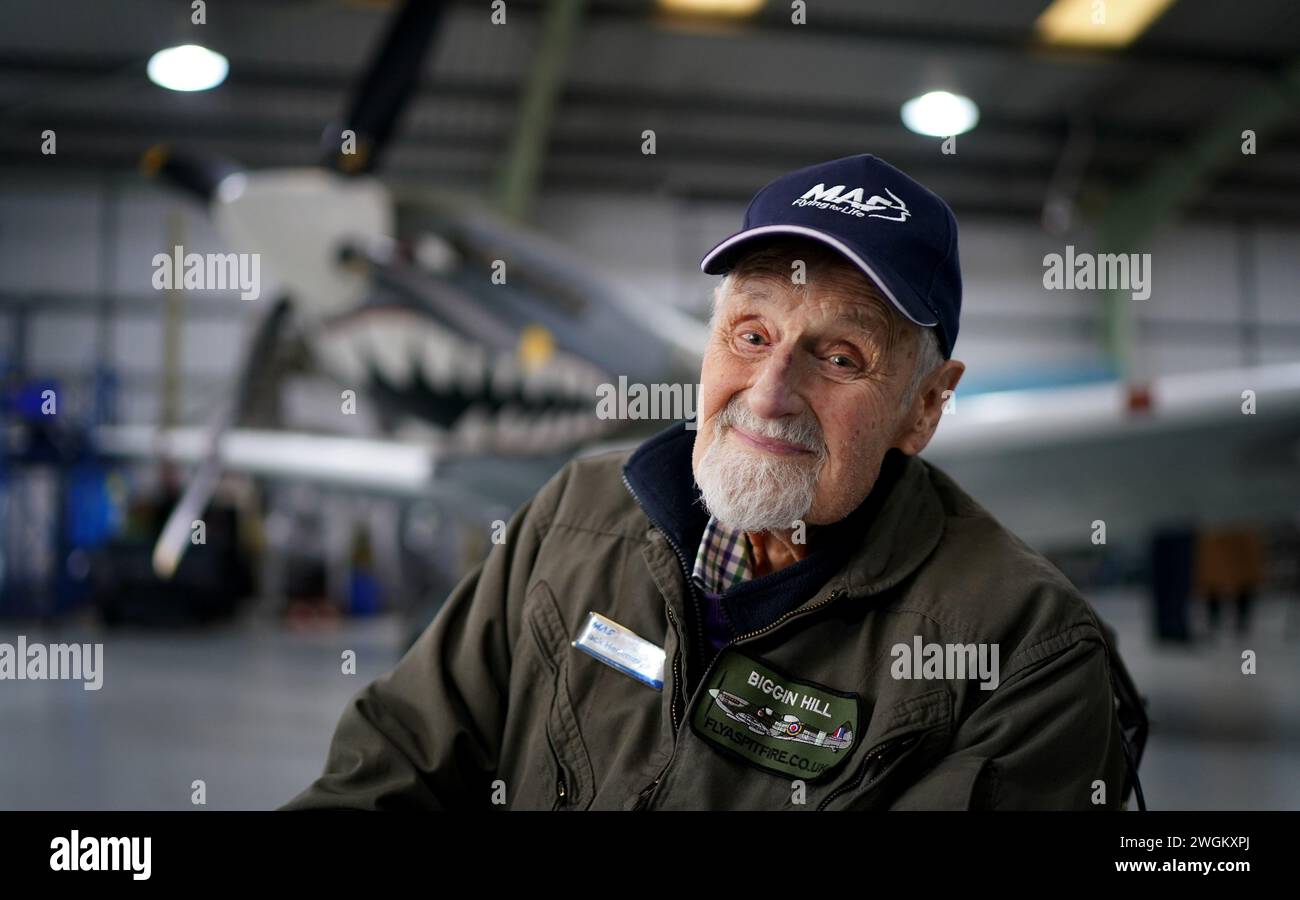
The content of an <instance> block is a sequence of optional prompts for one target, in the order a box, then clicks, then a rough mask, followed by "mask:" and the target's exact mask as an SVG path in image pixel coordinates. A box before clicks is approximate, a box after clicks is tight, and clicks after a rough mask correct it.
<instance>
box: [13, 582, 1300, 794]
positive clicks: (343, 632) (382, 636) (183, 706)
mask: <svg viewBox="0 0 1300 900" xmlns="http://www.w3.org/2000/svg"><path fill="white" fill-rule="evenodd" d="M1138 599H1139V598H1138V597H1136V596H1135V595H1133V594H1131V593H1110V594H1107V595H1104V596H1101V597H1099V598H1097V599H1096V601H1095V605H1096V608H1097V609H1098V611H1099V612H1100V613H1101V615H1102V616H1103V617H1104V618H1105V619H1106V620H1107V621H1109V622H1110V623H1112V624H1113V625H1114V626H1116V627H1117V628H1118V629H1119V632H1120V635H1121V648H1122V652H1123V653H1124V656H1125V659H1126V661H1127V663H1128V665H1129V668H1130V670H1131V671H1132V673H1133V677H1134V679H1135V681H1136V682H1137V684H1138V686H1139V688H1140V689H1141V690H1142V691H1143V692H1144V693H1146V694H1147V695H1148V697H1149V699H1150V709H1151V719H1152V737H1151V741H1150V743H1149V745H1148V748H1147V756H1146V758H1145V759H1144V760H1143V764H1142V780H1143V784H1144V786H1145V789H1146V796H1147V803H1148V805H1149V806H1150V807H1151V808H1152V809H1186V808H1193V809H1292V810H1295V809H1300V704H1298V703H1297V702H1296V699H1295V698H1296V690H1297V685H1300V650H1298V648H1300V642H1297V640H1296V638H1295V637H1292V639H1291V642H1290V643H1288V642H1286V641H1285V640H1284V638H1283V626H1284V623H1285V624H1286V625H1289V626H1290V627H1291V628H1293V629H1294V628H1296V627H1297V621H1298V620H1300V609H1295V608H1292V609H1290V610H1289V611H1288V609H1287V608H1286V605H1285V603H1284V602H1283V601H1281V600H1280V599H1277V598H1265V599H1263V600H1262V601H1261V602H1260V603H1259V608H1258V609H1257V610H1256V616H1255V621H1254V622H1253V624H1252V629H1253V630H1252V636H1251V637H1250V638H1248V639H1245V640H1238V639H1237V638H1235V637H1231V638H1229V637H1228V636H1226V635H1220V636H1219V637H1218V638H1217V640H1216V639H1211V640H1210V641H1207V642H1205V643H1202V644H1200V645H1198V646H1196V647H1189V648H1185V649H1171V648H1168V647H1159V648H1157V647H1156V646H1155V645H1154V644H1153V642H1152V641H1151V639H1150V638H1149V637H1147V636H1146V634H1147V632H1148V630H1149V629H1148V628H1147V621H1146V616H1145V605H1144V604H1140V603H1139V602H1138ZM1292 602H1295V601H1292ZM1288 615H1290V616H1291V617H1292V618H1291V620H1290V621H1289V622H1286V617H1287V616H1288ZM10 630H11V629H10V628H8V627H7V628H6V632H8V631H10ZM23 633H25V634H26V635H27V638H28V641H29V642H31V641H49V642H67V641H78V640H87V641H95V640H103V636H102V635H101V634H99V633H97V632H93V631H87V632H82V633H78V632H74V631H70V630H67V629H64V630H61V631H58V632H40V631H37V630H35V629H29V630H26V631H25V632H23ZM401 640H402V632H401V629H400V627H399V625H398V623H397V621H396V620H386V619H380V620H371V621H366V622H352V623H348V624H345V625H344V626H342V627H341V628H339V629H337V630H333V631H329V632H311V633H294V632H289V631H286V630H285V629H283V628H280V627H278V626H277V627H274V628H272V627H269V626H267V625H265V624H258V623H256V622H246V623H242V624H239V625H234V626H230V627H227V628H223V629H219V630H209V631H203V632H193V633H165V634H163V633H158V632H113V633H112V636H111V637H110V639H109V641H110V642H109V643H108V644H107V646H106V648H105V661H104V684H103V688H102V689H101V690H100V691H99V692H88V691H84V690H83V689H82V686H81V684H80V683H78V682H23V683H21V684H19V683H17V682H6V683H5V684H3V685H0V723H3V726H2V728H0V808H2V809H117V808H128V809H178V808H182V809H183V808H191V802H190V797H191V792H192V788H191V784H192V783H193V782H194V781H195V780H196V779H201V780H203V781H204V783H205V785H206V792H207V804H206V808H208V809H265V808H268V807H274V806H276V805H279V804H280V803H283V802H284V801H286V800H288V799H289V798H290V797H291V796H293V795H294V794H295V793H297V792H298V791H299V790H300V789H301V788H303V787H305V786H306V785H307V784H308V783H309V782H310V781H311V780H312V779H313V778H314V777H315V776H316V774H317V773H318V772H319V771H320V767H321V765H322V763H323V761H324V755H325V749H326V747H327V745H328V741H329V737H330V735H331V733H332V732H333V729H334V725H335V722H336V721H337V719H338V716H339V713H340V712H341V711H342V709H343V707H344V705H345V704H346V702H347V700H348V698H349V697H351V695H352V694H353V693H354V692H355V691H356V690H358V689H359V688H360V687H361V686H362V685H364V684H366V683H368V682H369V681H370V680H372V679H373V678H375V677H377V676H378V675H380V674H382V673H383V672H384V671H386V670H387V669H388V668H390V667H391V666H392V664H393V663H394V662H395V661H396V659H397V654H398V648H399V646H400V644H401ZM1245 648H1249V649H1253V650H1255V651H1256V653H1257V654H1258V672H1259V673H1258V674H1257V675H1254V676H1246V675H1242V674H1241V671H1240V654H1241V650H1242V649H1245ZM346 649H352V650H355V651H356V654H357V674H356V675H343V674H341V672H340V654H341V653H342V651H343V650H346Z"/></svg>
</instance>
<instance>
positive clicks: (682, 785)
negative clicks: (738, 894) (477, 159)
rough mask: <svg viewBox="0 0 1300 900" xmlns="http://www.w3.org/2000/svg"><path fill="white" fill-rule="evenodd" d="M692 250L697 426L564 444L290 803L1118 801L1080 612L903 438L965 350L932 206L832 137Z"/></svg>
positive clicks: (948, 237)
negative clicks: (591, 445) (702, 306)
mask: <svg viewBox="0 0 1300 900" xmlns="http://www.w3.org/2000/svg"><path fill="white" fill-rule="evenodd" d="M702 268H703V269H704V271H706V272H709V273H715V274H723V273H725V277H724V278H723V280H722V282H721V284H720V285H719V287H718V289H717V291H716V293H715V299H714V310H713V317H712V324H711V336H710V339H709V344H708V347H707V350H706V352H705V356H704V363H703V368H702V371H701V376H700V380H701V389H702V396H701V399H700V404H699V406H700V411H699V422H698V431H692V430H689V429H687V428H686V427H685V426H684V425H683V424H678V425H676V426H674V427H671V428H669V429H668V430H666V431H664V432H662V433H661V434H659V435H658V436H656V437H654V438H652V439H650V440H649V441H647V442H646V443H644V444H642V445H641V446H640V447H638V448H637V449H636V450H634V451H632V452H631V453H609V454H604V455H600V456H595V457H589V458H584V459H578V460H574V461H573V462H571V463H569V464H568V465H567V466H565V467H564V469H563V470H562V471H560V472H559V473H558V474H557V475H556V476H555V477H554V478H553V479H552V480H551V481H550V482H549V483H548V484H547V485H546V486H545V487H543V488H542V489H541V491H539V492H538V494H537V495H536V496H535V497H534V498H533V499H532V500H531V501H529V502H528V503H527V504H525V506H524V507H523V508H522V509H520V510H519V511H518V513H516V515H515V516H514V518H513V519H512V520H511V522H510V524H509V526H508V531H507V534H508V539H507V542H506V543H505V544H503V545H499V546H495V547H494V548H493V549H492V552H491V553H490V555H489V556H488V558H487V560H486V561H485V562H484V563H483V564H482V565H481V566H480V567H479V568H478V569H477V570H476V571H474V572H473V573H471V574H470V575H469V576H468V577H467V578H466V579H465V580H464V581H463V582H462V583H461V584H460V585H459V586H458V587H457V588H456V590H455V591H454V593H453V594H452V595H451V597H450V598H449V599H448V601H447V603H446V604H445V606H444V607H443V609H442V610H441V611H440V612H439V613H438V615H437V617H436V618H435V620H434V622H433V623H432V624H431V625H430V626H429V628H428V629H427V630H426V631H425V633H424V634H423V635H422V636H421V637H420V639H419V640H418V641H417V642H416V644H415V645H414V646H413V647H412V648H411V650H410V651H409V652H408V653H407V654H406V656H405V657H404V658H403V659H402V660H401V662H399V663H398V665H397V667H396V669H394V670H393V671H392V672H391V673H389V674H388V675H386V676H384V677H382V678H380V679H378V680H377V681H375V682H374V683H373V684H371V685H370V686H369V687H367V688H365V689H364V690H363V691H361V693H360V694H359V695H358V696H357V697H356V698H355V699H354V700H353V702H352V703H351V705H350V706H349V707H348V709H347V710H346V712H345V713H344V715H343V718H342V720H341V722H340V723H339V726H338V730H337V732H336V734H335V736H334V740H333V744H332V746H331V748H330V752H329V757H328V760H327V763H326V769H325V773H324V774H323V775H322V776H321V777H320V778H319V779H318V780H317V781H316V782H315V783H314V784H313V785H312V786H311V787H309V788H308V789H307V790H306V791H304V792H303V793H302V794H300V795H299V796H298V797H296V798H295V799H294V800H293V801H291V802H290V803H289V804H288V808H294V809H300V808H321V807H364V808H376V809H393V808H401V807H423V808H494V807H495V808H510V809H539V808H540V809H629V810H630V809H794V810H814V809H817V810H820V809H886V808H894V809H918V808H945V809H968V808H1057V809H1065V808H1073V809H1096V808H1116V807H1118V806H1119V805H1120V804H1121V802H1122V800H1123V798H1124V796H1125V795H1126V794H1127V791H1128V789H1129V786H1130V785H1129V782H1128V781H1127V779H1126V770H1125V760H1124V745H1123V743H1122V735H1121V729H1120V724H1119V721H1118V720H1117V715H1116V711H1115V705H1114V699H1113V694H1112V689H1111V681H1110V669H1111V666H1112V665H1113V661H1112V660H1111V659H1110V657H1109V653H1108V649H1107V644H1106V642H1105V640H1104V638H1103V634H1102V629H1101V626H1100V624H1099V623H1098V621H1097V619H1096V617H1095V615H1094V614H1093V612H1092V611H1091V610H1090V609H1089V607H1088V605H1087V604H1086V603H1085V602H1084V601H1083V599H1082V598H1081V597H1080V596H1079V594H1078V593H1077V592H1076V591H1075V590H1074V588H1073V587H1072V586H1071V585H1070V583H1069V582H1068V581H1067V580H1066V579H1065V578H1064V577H1063V576H1062V575H1061V574H1060V573H1059V572H1057V571H1056V570H1055V569H1054V568H1053V567H1052V566H1051V565H1050V564H1048V563H1047V562H1046V561H1045V560H1044V559H1043V558H1042V557H1041V556H1039V555H1038V554H1036V553H1034V552H1033V551H1032V550H1030V549H1029V548H1028V547H1027V546H1025V545H1024V544H1023V543H1021V542H1020V541H1019V540H1017V539H1016V538H1015V537H1014V536H1013V535H1011V534H1010V533H1008V532H1007V531H1006V530H1005V529H1003V528H1002V527H1001V526H1000V525H999V524H998V523H997V522H996V521H995V520H994V519H993V518H992V517H990V515H989V514H988V513H987V512H985V511H984V510H983V509H982V508H981V507H980V506H979V505H978V504H977V503H976V502H975V501H973V500H972V499H971V498H970V497H969V496H967V495H966V494H965V493H964V492H963V491H962V490H961V489H960V488H959V487H958V486H957V485H956V484H954V483H953V482H952V480H951V479H949V478H948V477H947V476H946V475H944V474H943V473H942V472H941V471H939V470H938V469H936V468H935V467H933V466H931V465H929V464H927V463H925V462H924V461H922V460H921V459H920V458H919V457H918V456H917V454H918V453H920V452H921V451H922V450H923V449H924V448H925V446H926V444H927V443H928V442H929V440H930V438H931V436H932V435H933V434H934V432H935V429H936V427H937V426H938V424H939V420H940V418H941V416H942V414H943V412H944V409H945V406H946V403H947V402H948V400H949V398H950V397H951V392H952V391H953V390H954V389H955V388H956V386H957V383H958V381H959V379H960V378H961V375H962V372H963V369H964V366H963V365H962V363H960V362H958V361H956V360H953V359H951V355H952V349H953V342H954V340H955V339H956V337H957V325H958V314H959V310H960V302H961V278H960V270H959V264H958V254H957V225H956V221H955V219H954V218H953V215H952V213H951V211H950V210H949V209H948V207H947V206H946V205H945V204H944V203H943V201H942V200H940V199H939V198H938V197H937V196H935V195H934V194H932V193H930V192H929V191H928V190H926V189H925V188H923V187H922V186H921V185H919V184H917V183H916V182H915V181H913V180H911V179H910V178H909V177H907V176H906V175H904V174H903V173H902V172H900V171H899V170H897V169H895V168H893V167H892V166H890V165H888V164H887V163H885V162H883V161H882V160H880V159H877V158H876V157H873V156H869V155H861V156H854V157H848V158H845V159H839V160H834V161H831V162H828V163H824V164H822V165H818V166H813V167H810V168H807V169H803V170H799V171H797V172H793V173H790V174H788V175H785V176H782V177H781V178H779V179H777V180H776V181H774V182H772V183H771V184H769V185H768V186H766V187H765V188H763V190H761V191H760V192H759V193H758V194H757V195H756V196H755V198H754V200H753V201H752V202H751V204H750V206H749V209H748V210H747V212H746V216H745V224H744V228H743V229H742V230H741V231H740V232H739V233H737V234H735V235H733V236H731V237H729V238H727V239H726V240H724V241H723V242H722V243H721V244H719V245H718V246H717V247H715V248H714V249H713V250H712V251H710V253H709V254H708V255H707V256H706V257H705V259H704V262H703V264H702Z"/></svg>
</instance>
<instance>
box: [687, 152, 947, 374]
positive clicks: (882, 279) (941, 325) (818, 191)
mask: <svg viewBox="0 0 1300 900" xmlns="http://www.w3.org/2000/svg"><path fill="white" fill-rule="evenodd" d="M776 235H795V236H799V237H806V238H811V239H812V240H815V241H820V242H821V243H823V244H825V245H826V246H828V247H831V248H833V249H835V250H837V251H839V252H840V253H841V254H842V255H843V256H844V257H845V258H846V259H848V260H849V261H850V262H852V263H853V264H854V265H855V266H857V267H858V268H859V269H861V270H862V272H863V273H864V274H865V275H866V276H867V277H868V278H870V279H871V280H872V281H873V282H875V283H876V286H877V287H879V288H880V290H881V292H882V293H883V294H884V295H885V296H886V297H888V298H889V300H890V302H891V303H893V304H894V307H895V308H896V309H897V310H898V311H899V312H900V313H902V314H903V315H904V316H906V317H907V318H908V319H910V320H911V321H913V322H915V323H916V324H917V325H922V326H925V327H926V328H937V329H938V333H939V346H940V347H942V348H943V356H944V359H950V358H951V357H952V348H953V344H955V343H956V342H957V320H958V318H959V317H960V315H961V263H960V261H959V259H958V256H957V219H956V217H955V216H953V214H952V210H951V209H949V208H948V204H946V203H944V202H943V200H941V199H940V198H939V196H938V195H937V194H935V193H933V192H932V191H930V190H928V189H927V188H924V187H922V186H921V185H920V184H918V183H917V182H916V181H914V180H912V179H911V178H909V177H908V176H907V175H904V174H903V173H902V172H901V171H899V170H898V169H896V168H894V167H893V166H891V165H890V164H889V163H887V162H885V161H884V160H883V159H880V158H878V157H875V156H872V155H871V154H870V153H862V154H859V155H857V156H846V157H844V158H842V159H834V160H831V161H830V162H825V163H821V164H819V165H815V166H809V167H807V168H806V169H799V170H798V171H795V172H790V173H789V174H787V175H782V176H781V177H780V178H778V179H776V180H775V181H773V182H772V183H770V184H768V185H767V186H766V187H764V188H763V189H762V190H761V191H759V192H758V193H757V194H755V195H754V199H753V200H751V201H749V208H748V209H746V210H745V224H744V227H743V228H742V229H741V230H740V231H738V232H736V233H735V234H733V235H731V237H729V238H727V239H726V240H724V241H723V242H722V243H720V244H718V245H717V246H716V247H714V248H713V249H712V250H710V251H709V252H708V253H707V254H705V256H704V259H703V260H701V261H700V269H701V270H702V271H704V272H706V273H708V274H710V275H722V274H724V273H726V272H728V271H730V270H731V268H732V267H733V266H734V265H735V264H736V262H737V261H739V259H740V258H741V257H742V256H744V255H745V254H746V253H748V252H749V251H750V250H754V249H757V244H759V243H761V242H764V241H767V240H770V239H771V238H772V237H773V236H776Z"/></svg>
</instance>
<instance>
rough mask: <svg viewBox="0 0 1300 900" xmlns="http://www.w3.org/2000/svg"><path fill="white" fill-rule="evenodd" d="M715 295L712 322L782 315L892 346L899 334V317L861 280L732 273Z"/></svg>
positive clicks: (820, 274) (822, 274)
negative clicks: (826, 323)
mask: <svg viewBox="0 0 1300 900" xmlns="http://www.w3.org/2000/svg"><path fill="white" fill-rule="evenodd" d="M720 287H721V288H722V290H720V291H719V294H718V297H717V308H716V309H715V318H719V317H721V316H726V315H734V314H736V313H737V312H740V311H745V312H754V313H764V312H769V313H770V314H772V315H778V316H782V317H789V316H799V315H800V314H803V315H805V316H807V317H809V318H812V319H815V320H816V321H819V322H821V321H830V322H836V323H839V324H843V325H847V326H849V327H852V328H855V329H857V330H860V331H862V332H865V333H867V334H869V335H872V336H875V337H877V338H879V339H880V340H881V342H882V343H883V344H884V345H885V346H889V345H892V344H893V343H894V342H895V340H896V339H897V336H898V334H899V333H900V332H901V331H902V327H901V325H902V322H901V316H899V315H898V313H896V312H895V311H894V309H893V306H892V305H891V304H890V303H889V301H888V300H886V299H885V298H884V296H883V295H882V294H881V293H880V291H879V289H878V288H876V286H875V285H874V284H872V283H871V282H870V281H869V280H868V279H867V278H866V277H865V276H862V277H854V276H853V274H852V273H848V274H844V273H840V274H839V277H830V276H829V273H827V272H826V271H824V270H823V271H818V272H813V273H810V274H809V275H808V276H807V279H806V281H805V283H803V284H797V283H795V282H793V281H792V279H791V278H790V277H789V276H781V275H777V274H774V273H755V272H745V271H736V272H733V273H732V274H731V275H730V276H729V277H727V278H726V279H725V280H724V281H723V283H722V285H720Z"/></svg>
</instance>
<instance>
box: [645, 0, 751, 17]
mask: <svg viewBox="0 0 1300 900" xmlns="http://www.w3.org/2000/svg"><path fill="white" fill-rule="evenodd" d="M763 2H764V0H659V8H660V9H661V10H663V11H664V12H669V13H684V14H687V15H694V16H732V17H735V18H739V17H741V16H752V15H753V14H754V13H756V12H758V11H759V10H760V9H762V8H763Z"/></svg>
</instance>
